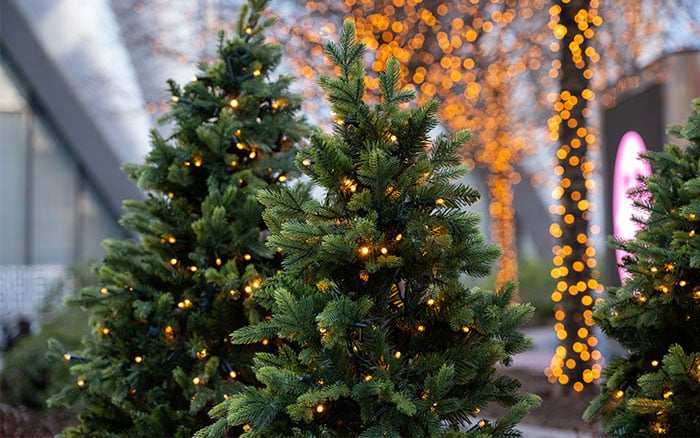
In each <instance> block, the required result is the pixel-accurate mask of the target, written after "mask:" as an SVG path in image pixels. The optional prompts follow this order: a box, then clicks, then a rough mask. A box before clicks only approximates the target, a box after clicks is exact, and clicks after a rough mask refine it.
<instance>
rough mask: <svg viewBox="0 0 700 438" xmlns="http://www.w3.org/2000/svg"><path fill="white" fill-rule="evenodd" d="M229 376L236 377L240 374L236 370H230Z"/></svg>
mask: <svg viewBox="0 0 700 438" xmlns="http://www.w3.org/2000/svg"><path fill="white" fill-rule="evenodd" d="M228 376H229V377H230V378H232V379H235V378H236V377H237V376H238V374H237V373H236V372H235V371H233V370H231V371H229V373H228Z"/></svg>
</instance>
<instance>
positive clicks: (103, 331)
mask: <svg viewBox="0 0 700 438" xmlns="http://www.w3.org/2000/svg"><path fill="white" fill-rule="evenodd" d="M102 334H103V335H108V334H109V328H107V327H104V328H103V329H102Z"/></svg>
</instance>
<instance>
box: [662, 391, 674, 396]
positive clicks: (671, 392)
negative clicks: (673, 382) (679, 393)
mask: <svg viewBox="0 0 700 438" xmlns="http://www.w3.org/2000/svg"><path fill="white" fill-rule="evenodd" d="M672 395H673V391H670V390H669V391H666V392H664V398H669V397H671V396H672Z"/></svg>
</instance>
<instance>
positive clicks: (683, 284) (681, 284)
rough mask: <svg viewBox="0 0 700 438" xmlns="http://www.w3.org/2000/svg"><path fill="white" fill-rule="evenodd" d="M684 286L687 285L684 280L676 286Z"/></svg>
mask: <svg viewBox="0 0 700 438" xmlns="http://www.w3.org/2000/svg"><path fill="white" fill-rule="evenodd" d="M686 284H688V283H687V282H686V281H685V280H681V281H679V282H678V285H679V286H680V287H684V286H685V285H686Z"/></svg>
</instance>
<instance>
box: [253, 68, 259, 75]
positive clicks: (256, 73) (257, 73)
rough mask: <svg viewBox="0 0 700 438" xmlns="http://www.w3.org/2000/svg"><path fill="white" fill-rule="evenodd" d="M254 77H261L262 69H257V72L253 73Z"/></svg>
mask: <svg viewBox="0 0 700 438" xmlns="http://www.w3.org/2000/svg"><path fill="white" fill-rule="evenodd" d="M253 76H255V77H258V76H260V69H258V68H256V69H255V71H253Z"/></svg>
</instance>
